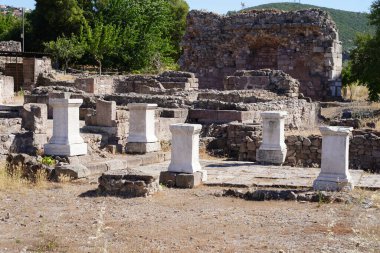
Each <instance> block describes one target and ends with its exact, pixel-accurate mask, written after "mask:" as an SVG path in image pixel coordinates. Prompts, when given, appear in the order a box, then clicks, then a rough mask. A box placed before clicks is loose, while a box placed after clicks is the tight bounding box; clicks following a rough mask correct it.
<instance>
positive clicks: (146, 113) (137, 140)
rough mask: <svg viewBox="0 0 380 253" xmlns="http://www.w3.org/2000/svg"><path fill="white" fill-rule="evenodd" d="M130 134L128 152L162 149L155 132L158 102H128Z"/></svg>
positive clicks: (142, 152) (139, 152)
mask: <svg viewBox="0 0 380 253" xmlns="http://www.w3.org/2000/svg"><path fill="white" fill-rule="evenodd" d="M128 109H129V135H128V138H127V153H138V154H144V153H148V152H154V151H159V150H160V143H159V141H158V139H157V137H156V134H155V110H156V109H157V105H156V104H140V103H133V104H128Z"/></svg>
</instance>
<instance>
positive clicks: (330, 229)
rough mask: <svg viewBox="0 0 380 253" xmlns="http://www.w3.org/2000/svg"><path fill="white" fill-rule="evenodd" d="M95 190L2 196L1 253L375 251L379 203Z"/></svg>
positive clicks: (71, 186) (207, 190) (53, 188)
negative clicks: (103, 193) (129, 194)
mask: <svg viewBox="0 0 380 253" xmlns="http://www.w3.org/2000/svg"><path fill="white" fill-rule="evenodd" d="M96 188H97V184H96V183H95V182H93V183H88V182H77V183H64V184H62V183H61V184H55V183H47V185H46V186H44V187H37V188H29V187H25V188H19V189H17V190H6V191H4V190H3V191H1V192H0V252H1V253H3V252H380V208H379V205H377V206H376V205H374V206H373V207H371V208H366V207H364V206H363V205H359V204H325V203H297V202H283V201H279V202H272V201H271V202H252V201H245V200H241V199H235V198H226V197H217V196H215V193H220V192H221V191H222V188H212V187H200V188H197V189H193V190H179V189H167V188H164V189H163V191H162V192H160V193H158V194H156V195H154V196H152V197H148V198H135V199H123V198H118V197H104V196H103V197H102V196H97V195H96V194H94V190H95V189H96ZM369 194H379V193H376V192H369Z"/></svg>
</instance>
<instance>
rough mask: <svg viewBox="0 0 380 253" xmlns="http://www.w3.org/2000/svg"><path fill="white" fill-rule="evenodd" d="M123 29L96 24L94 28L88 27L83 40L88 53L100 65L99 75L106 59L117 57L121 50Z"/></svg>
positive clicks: (100, 23) (110, 25)
mask: <svg viewBox="0 0 380 253" xmlns="http://www.w3.org/2000/svg"><path fill="white" fill-rule="evenodd" d="M120 32H121V29H120V28H119V27H118V26H116V25H112V24H108V25H106V24H104V23H102V22H97V23H95V25H94V27H93V28H92V27H90V26H88V25H87V26H86V28H85V33H84V35H82V39H83V40H84V41H85V43H86V45H87V46H86V52H87V53H88V54H89V55H90V56H91V57H92V58H93V59H94V60H95V61H96V62H97V63H98V65H99V74H100V75H101V74H102V62H103V60H104V58H105V57H110V56H113V55H116V54H117V52H118V49H119V48H120V45H121V44H120V42H121V40H120Z"/></svg>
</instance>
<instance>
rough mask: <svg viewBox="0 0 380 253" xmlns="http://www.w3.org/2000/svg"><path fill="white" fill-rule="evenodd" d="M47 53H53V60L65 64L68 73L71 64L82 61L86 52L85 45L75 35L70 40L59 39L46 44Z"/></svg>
mask: <svg viewBox="0 0 380 253" xmlns="http://www.w3.org/2000/svg"><path fill="white" fill-rule="evenodd" d="M44 46H45V51H46V52H48V53H51V54H52V56H53V58H54V59H56V60H58V61H61V62H63V64H64V70H65V71H66V70H67V68H68V65H69V62H70V61H72V60H73V59H80V58H81V57H82V56H83V54H84V52H85V45H84V43H83V42H82V41H80V40H79V39H78V38H77V37H76V36H75V35H72V36H71V37H70V38H66V37H58V38H57V40H56V41H50V42H45V43H44Z"/></svg>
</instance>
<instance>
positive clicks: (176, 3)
mask: <svg viewBox="0 0 380 253" xmlns="http://www.w3.org/2000/svg"><path fill="white" fill-rule="evenodd" d="M169 3H170V16H171V22H170V28H169V36H170V43H171V44H172V46H173V49H174V51H173V54H172V57H173V58H174V60H175V61H177V60H178V59H179V57H180V56H181V54H182V49H181V46H180V44H181V41H182V37H183V36H184V35H185V29H186V16H187V14H188V13H189V5H188V4H187V3H186V1H184V0H169Z"/></svg>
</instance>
